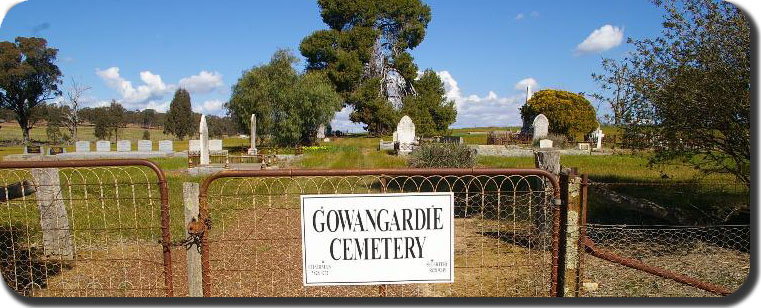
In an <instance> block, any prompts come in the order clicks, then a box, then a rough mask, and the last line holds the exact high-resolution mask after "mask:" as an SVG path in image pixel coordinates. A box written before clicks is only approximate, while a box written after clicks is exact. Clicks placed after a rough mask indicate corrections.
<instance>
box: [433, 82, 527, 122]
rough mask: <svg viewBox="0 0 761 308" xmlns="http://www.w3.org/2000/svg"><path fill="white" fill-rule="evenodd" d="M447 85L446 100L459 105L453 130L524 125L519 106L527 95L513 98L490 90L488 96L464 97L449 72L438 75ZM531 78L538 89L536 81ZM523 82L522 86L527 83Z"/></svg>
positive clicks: (518, 95) (445, 85) (523, 94)
mask: <svg viewBox="0 0 761 308" xmlns="http://www.w3.org/2000/svg"><path fill="white" fill-rule="evenodd" d="M437 74H438V75H439V78H440V79H441V81H442V82H443V83H444V89H445V90H446V96H447V98H449V99H451V100H454V102H455V105H456V106H457V121H456V122H455V123H454V124H453V125H452V127H485V126H515V125H521V123H522V121H521V116H520V110H519V109H518V108H520V106H522V105H523V103H524V101H525V93H522V94H517V95H513V96H499V95H498V94H497V93H496V92H494V91H489V92H488V93H487V95H486V96H478V95H475V94H470V95H467V96H464V95H462V92H461V90H460V87H459V86H458V84H457V80H455V79H454V77H452V74H451V73H449V72H448V71H441V72H438V73H437ZM528 79H531V80H532V81H533V82H534V83H535V84H536V85H537V86H538V83H537V82H536V80H533V79H532V78H528ZM525 80H526V79H524V80H521V81H520V82H519V83H521V82H524V81H525Z"/></svg>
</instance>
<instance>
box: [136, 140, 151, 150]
mask: <svg viewBox="0 0 761 308" xmlns="http://www.w3.org/2000/svg"><path fill="white" fill-rule="evenodd" d="M137 151H138V152H151V151H153V143H152V142H151V141H150V140H138V141H137Z"/></svg>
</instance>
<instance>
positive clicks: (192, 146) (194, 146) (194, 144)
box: [188, 139, 201, 152]
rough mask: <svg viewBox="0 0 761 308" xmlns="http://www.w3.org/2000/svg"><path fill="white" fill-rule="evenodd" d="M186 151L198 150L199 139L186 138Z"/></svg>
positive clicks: (199, 149)
mask: <svg viewBox="0 0 761 308" xmlns="http://www.w3.org/2000/svg"><path fill="white" fill-rule="evenodd" d="M188 151H190V152H200V151H201V140H198V139H191V140H188Z"/></svg>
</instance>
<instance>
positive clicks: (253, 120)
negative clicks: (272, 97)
mask: <svg viewBox="0 0 761 308" xmlns="http://www.w3.org/2000/svg"><path fill="white" fill-rule="evenodd" d="M248 155H256V114H253V113H252V114H251V147H250V148H248Z"/></svg>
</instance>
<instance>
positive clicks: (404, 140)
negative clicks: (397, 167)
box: [396, 115, 415, 155]
mask: <svg viewBox="0 0 761 308" xmlns="http://www.w3.org/2000/svg"><path fill="white" fill-rule="evenodd" d="M396 138H397V140H398V142H399V154H401V155H406V154H409V153H410V152H412V148H413V147H414V143H415V123H412V119H410V117H409V116H406V115H405V116H404V117H402V119H401V120H399V124H397V125H396Z"/></svg>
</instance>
